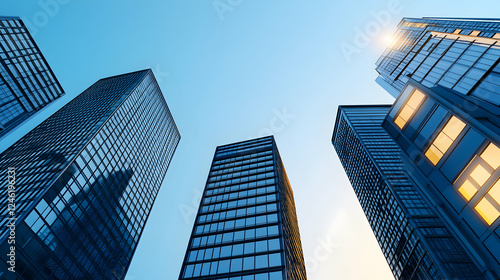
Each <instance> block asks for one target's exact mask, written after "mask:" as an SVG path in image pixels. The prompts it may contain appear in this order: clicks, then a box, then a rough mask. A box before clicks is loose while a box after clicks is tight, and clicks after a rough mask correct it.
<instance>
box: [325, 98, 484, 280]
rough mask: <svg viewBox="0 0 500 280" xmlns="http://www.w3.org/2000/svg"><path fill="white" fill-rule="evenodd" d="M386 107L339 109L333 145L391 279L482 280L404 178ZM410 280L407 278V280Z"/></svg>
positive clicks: (451, 236) (405, 177)
mask: <svg viewBox="0 0 500 280" xmlns="http://www.w3.org/2000/svg"><path fill="white" fill-rule="evenodd" d="M389 110H390V105H387V106H352V107H350V106H342V107H340V108H339V112H338V115H337V121H336V125H335V130H334V135H333V139H332V142H333V145H334V147H335V149H336V151H337V154H338V156H339V158H340V160H341V162H342V165H343V166H344V169H345V171H346V173H347V176H348V177H349V180H350V181H351V184H352V186H353V188H354V191H355V193H356V195H357V196H358V200H359V201H360V204H361V206H362V208H363V210H364V212H365V215H366V217H367V219H368V222H369V223H370V225H371V227H372V229H373V232H374V234H375V237H376V238H377V240H378V242H379V245H380V247H381V249H382V251H383V253H384V255H385V257H386V259H387V262H388V264H389V266H390V268H391V270H392V272H393V274H394V276H395V278H396V279H453V278H454V277H457V278H458V279H482V276H481V272H480V270H479V269H478V268H477V267H476V266H475V265H474V263H473V262H472V261H471V259H470V258H469V256H468V255H467V253H466V252H465V250H464V249H463V248H462V246H461V244H460V242H459V241H458V240H457V239H456V238H455V237H454V236H453V235H452V234H451V232H450V231H449V230H448V229H447V228H446V226H445V224H444V222H443V221H442V220H441V218H440V217H439V216H437V215H436V214H435V213H434V212H433V210H432V207H431V205H430V204H429V203H428V202H427V201H426V200H424V198H423V197H422V195H421V194H420V193H419V192H418V190H417V187H416V186H415V185H414V183H413V182H412V181H411V180H410V179H409V177H408V175H407V174H406V172H407V171H406V170H407V169H406V168H405V166H404V164H403V162H402V154H401V150H400V148H399V146H398V145H397V143H396V142H395V141H394V140H393V139H392V138H391V136H390V135H389V134H388V133H387V131H386V130H385V129H384V128H383V127H382V122H383V120H384V118H385V117H386V115H387V113H388V112H389ZM412 277H413V278H412Z"/></svg>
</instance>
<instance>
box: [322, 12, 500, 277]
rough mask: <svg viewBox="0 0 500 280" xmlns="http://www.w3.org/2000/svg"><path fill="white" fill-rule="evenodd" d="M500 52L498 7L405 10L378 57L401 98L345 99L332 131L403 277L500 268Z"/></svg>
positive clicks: (383, 75)
mask: <svg viewBox="0 0 500 280" xmlns="http://www.w3.org/2000/svg"><path fill="white" fill-rule="evenodd" d="M499 63H500V20H498V19H460V18H422V19H414V18H404V19H403V20H402V21H401V22H400V24H399V25H398V30H397V32H396V34H395V36H394V40H393V42H392V44H391V45H390V46H389V47H388V48H387V49H386V50H385V52H384V53H383V54H382V56H381V57H380V59H379V60H378V61H377V64H376V65H377V67H376V70H377V72H378V73H379V77H378V78H377V82H378V83H379V84H380V85H381V86H383V87H384V88H385V89H386V90H387V91H388V92H389V93H391V94H392V95H393V96H394V97H396V101H395V102H394V104H392V105H386V106H380V107H377V106H341V107H340V108H339V111H338V115H337V122H336V125H335V129H334V135H333V138H332V142H333V145H334V147H335V149H336V150H337V153H338V155H339V158H340V160H341V162H342V164H343V166H344V168H345V170H346V173H347V175H348V177H349V179H350V181H351V183H352V185H353V188H354V189H355V192H356V194H357V196H358V198H359V200H360V203H361V205H362V207H363V209H364V211H365V213H366V215H367V218H368V221H369V222H370V225H371V226H372V229H373V231H374V234H375V236H376V237H377V240H378V241H379V244H380V246H381V248H382V251H383V252H384V254H385V256H386V258H387V261H388V264H389V266H390V267H391V269H392V271H393V274H394V276H395V277H396V279H499V278H500V227H499V225H500V219H498V218H499V217H500V180H499V178H500V168H499V167H500V148H499V147H500V106H499V105H500V70H499V69H500V66H499ZM349 141H354V143H357V144H356V145H350V142H349ZM358 151H362V152H358ZM396 209H399V210H396ZM387 213H388V214H387ZM384 215H396V216H398V217H393V216H391V217H390V218H383V217H384ZM408 228H411V230H409V231H408V232H405V231H406V230H408ZM403 229H404V230H403ZM394 233H395V234H394Z"/></svg>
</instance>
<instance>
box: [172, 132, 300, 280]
mask: <svg viewBox="0 0 500 280" xmlns="http://www.w3.org/2000/svg"><path fill="white" fill-rule="evenodd" d="M179 279H232V280H285V279H286V280H305V279H306V271H305V264H304V257H303V254H302V245H301V242H300V234H299V228H298V222H297V216H296V214H295V203H294V199H293V192H292V189H291V186H290V183H289V181H288V177H287V175H286V172H285V168H284V166H283V163H282V161H281V158H280V155H279V152H278V148H277V146H276V143H275V141H274V137H272V136H270V137H264V138H258V139H253V140H248V141H244V142H238V143H234V144H229V145H224V146H219V147H217V149H216V151H215V155H214V159H213V161H212V166H211V168H210V174H209V176H208V180H207V183H206V186H205V190H204V192H203V196H202V200H201V203H200V208H199V209H198V214H197V216H196V220H195V224H194V227H193V231H192V234H191V238H190V240H189V244H188V249H187V251H186V256H185V258H184V262H183V265H182V269H181V272H180V275H179Z"/></svg>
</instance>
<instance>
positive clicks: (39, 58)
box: [0, 16, 64, 137]
mask: <svg viewBox="0 0 500 280" xmlns="http://www.w3.org/2000/svg"><path fill="white" fill-rule="evenodd" d="M63 93H64V92H63V89H62V88H61V85H60V84H59V82H58V81H57V79H56V77H55V76H54V73H52V70H51V69H50V67H49V65H48V64H47V61H46V60H45V58H44V56H43V55H42V53H41V52H40V49H39V48H38V47H37V45H36V43H35V41H34V40H33V38H32V37H31V35H30V34H29V32H28V29H27V28H26V26H25V25H24V23H23V22H22V20H21V19H19V18H18V17H3V16H0V137H2V136H4V135H5V134H7V133H8V132H9V131H12V130H13V129H14V128H15V127H16V126H17V125H19V124H20V123H21V122H23V121H24V120H26V119H27V118H28V117H30V116H32V115H33V114H34V113H35V112H37V111H39V110H40V109H42V108H43V107H45V106H46V105H48V104H49V103H50V102H52V101H54V100H55V99H57V98H59V97H60V96H61V95H63Z"/></svg>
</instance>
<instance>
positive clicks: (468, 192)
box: [458, 180, 478, 201]
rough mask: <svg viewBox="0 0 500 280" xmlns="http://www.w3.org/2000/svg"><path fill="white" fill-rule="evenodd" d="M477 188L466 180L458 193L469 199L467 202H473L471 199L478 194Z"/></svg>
mask: <svg viewBox="0 0 500 280" xmlns="http://www.w3.org/2000/svg"><path fill="white" fill-rule="evenodd" d="M477 190H478V189H477V188H476V186H475V185H474V184H473V183H471V181H469V180H465V182H464V183H463V184H462V186H460V188H458V191H459V192H460V193H461V194H462V195H463V196H464V197H465V199H467V201H469V200H471V198H472V197H473V196H474V195H475V194H476V193H477Z"/></svg>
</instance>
